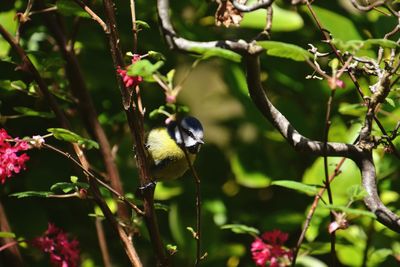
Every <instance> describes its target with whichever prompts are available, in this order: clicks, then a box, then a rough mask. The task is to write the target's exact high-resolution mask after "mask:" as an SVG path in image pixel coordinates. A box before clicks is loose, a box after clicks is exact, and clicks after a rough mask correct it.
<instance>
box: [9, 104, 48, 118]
mask: <svg viewBox="0 0 400 267" xmlns="http://www.w3.org/2000/svg"><path fill="white" fill-rule="evenodd" d="M14 110H15V111H16V112H18V113H20V114H22V115H24V116H26V117H40V118H46V119H49V118H54V113H52V112H43V111H36V110H33V109H30V108H27V107H14Z"/></svg>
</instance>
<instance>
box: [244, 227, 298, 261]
mask: <svg viewBox="0 0 400 267" xmlns="http://www.w3.org/2000/svg"><path fill="white" fill-rule="evenodd" d="M287 239H288V234H287V233H283V232H281V231H280V230H273V231H271V232H265V233H264V234H262V235H261V238H260V237H256V239H255V240H254V241H253V243H252V244H251V254H252V256H253V260H254V262H255V264H256V265H257V266H269V267H284V266H289V265H290V262H291V260H292V252H291V251H290V250H289V249H287V248H285V247H283V243H285V242H286V240H287ZM267 264H268V265H267Z"/></svg>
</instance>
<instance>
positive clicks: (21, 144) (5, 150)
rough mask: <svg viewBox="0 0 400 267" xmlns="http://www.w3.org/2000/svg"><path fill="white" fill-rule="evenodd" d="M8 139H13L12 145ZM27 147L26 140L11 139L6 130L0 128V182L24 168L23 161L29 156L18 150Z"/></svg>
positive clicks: (26, 148) (23, 149)
mask: <svg viewBox="0 0 400 267" xmlns="http://www.w3.org/2000/svg"><path fill="white" fill-rule="evenodd" d="M10 140H12V141H13V143H14V144H13V145H12V142H10ZM29 148H30V146H29V144H28V143H27V142H25V141H20V140H18V138H14V139H13V138H12V137H11V136H10V135H8V133H7V131H6V130H4V129H0V182H1V183H2V184H4V182H5V181H6V178H9V177H11V176H12V175H13V174H15V173H19V172H20V171H21V170H23V169H25V168H26V167H25V162H26V161H27V160H29V156H28V155H27V154H25V153H22V154H20V152H21V151H25V150H28V149H29Z"/></svg>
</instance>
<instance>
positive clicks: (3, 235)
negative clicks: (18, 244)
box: [0, 232, 15, 238]
mask: <svg viewBox="0 0 400 267" xmlns="http://www.w3.org/2000/svg"><path fill="white" fill-rule="evenodd" d="M0 238H15V234H14V233H11V232H0Z"/></svg>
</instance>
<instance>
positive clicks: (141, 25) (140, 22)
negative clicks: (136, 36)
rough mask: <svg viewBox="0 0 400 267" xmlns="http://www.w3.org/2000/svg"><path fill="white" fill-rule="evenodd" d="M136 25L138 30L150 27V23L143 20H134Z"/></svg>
mask: <svg viewBox="0 0 400 267" xmlns="http://www.w3.org/2000/svg"><path fill="white" fill-rule="evenodd" d="M135 23H136V27H137V28H138V30H142V29H150V25H149V24H148V23H147V22H146V21H143V20H136V21H135Z"/></svg>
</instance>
